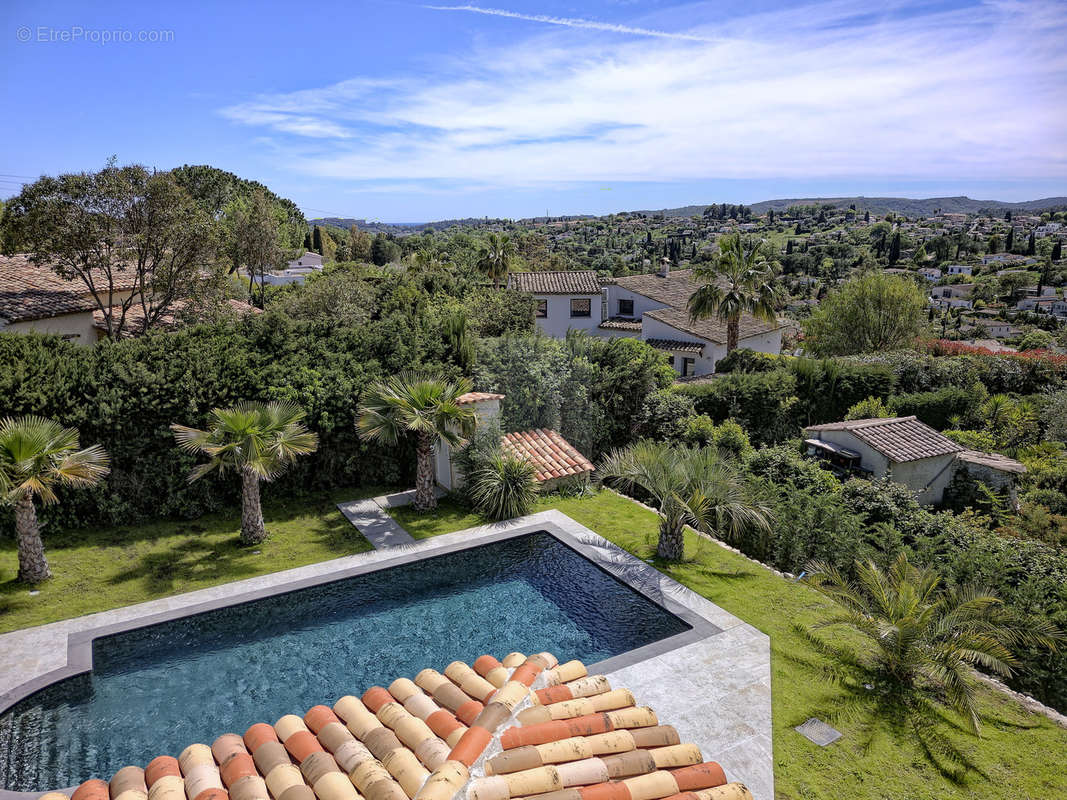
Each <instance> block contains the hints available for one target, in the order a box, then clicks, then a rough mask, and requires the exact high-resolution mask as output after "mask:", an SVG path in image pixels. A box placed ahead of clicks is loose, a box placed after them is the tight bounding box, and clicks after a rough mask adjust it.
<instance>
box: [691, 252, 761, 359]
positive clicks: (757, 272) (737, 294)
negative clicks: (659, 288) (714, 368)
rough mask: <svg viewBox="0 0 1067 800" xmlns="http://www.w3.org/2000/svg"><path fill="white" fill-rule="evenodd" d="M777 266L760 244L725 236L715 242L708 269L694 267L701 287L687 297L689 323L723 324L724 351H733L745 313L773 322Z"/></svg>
mask: <svg viewBox="0 0 1067 800" xmlns="http://www.w3.org/2000/svg"><path fill="white" fill-rule="evenodd" d="M777 270H778V263H777V262H776V261H774V259H773V258H772V257H770V256H768V254H767V251H766V248H765V247H764V246H763V243H762V242H758V241H747V242H746V241H742V239H741V235H740V234H737V233H729V234H726V235H725V236H723V237H722V239H720V240H719V254H718V257H717V258H716V259H715V262H714V263H713V264H712V265H711V266H710V267H697V268H696V269H694V270H693V273H694V275H695V276H696V277H697V278H698V279H700V280H703V281H706V282H705V283H704V285H703V286H701V287H700V288H699V289H697V290H696V291H695V292H693V295H692V296H691V297H690V298H689V316H690V318H691V319H692V320H693V321H696V320H699V319H707V318H709V317H717V318H718V319H720V320H722V321H723V322H725V323H726V352H727V353H731V352H733V351H734V350H736V349H737V340H738V332H739V328H740V322H741V315H742V314H745V313H748V314H751V315H752V316H754V317H756V318H757V319H761V320H764V321H765V322H771V323H773V322H775V321H776V319H777V317H776V315H775V306H776V305H777V303H778V298H779V290H778V287H777V285H775V283H774V277H775V275H776V273H777Z"/></svg>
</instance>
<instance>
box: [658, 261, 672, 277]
mask: <svg viewBox="0 0 1067 800" xmlns="http://www.w3.org/2000/svg"><path fill="white" fill-rule="evenodd" d="M656 274H657V275H659V276H660V277H661V278H666V277H667V276H668V275H670V274H671V260H670V259H669V258H667V257H666V256H664V257H663V258H662V259H661V260H660V265H659V272H657V273H656Z"/></svg>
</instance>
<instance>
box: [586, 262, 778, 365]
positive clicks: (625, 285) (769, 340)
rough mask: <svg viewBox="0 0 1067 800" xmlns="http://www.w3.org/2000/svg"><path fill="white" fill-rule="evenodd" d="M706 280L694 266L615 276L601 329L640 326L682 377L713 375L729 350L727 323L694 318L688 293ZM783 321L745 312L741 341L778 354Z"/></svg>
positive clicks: (642, 334)
mask: <svg viewBox="0 0 1067 800" xmlns="http://www.w3.org/2000/svg"><path fill="white" fill-rule="evenodd" d="M700 286H701V284H700V282H699V281H698V280H696V279H695V278H694V276H693V270H691V269H685V270H671V268H670V265H669V264H664V265H663V268H662V269H661V270H660V271H659V272H655V273H648V274H644V275H628V276H625V277H622V278H616V279H615V281H614V283H611V284H609V285H608V286H606V287H605V295H606V301H605V304H606V306H607V312H608V314H609V318H608V320H607V321H605V322H604V323H602V324H601V326H600V328H601V331H600V332H601V334H602V335H614V336H618V335H627V333H628V334H629V335H634V334H635V333H636V331H628V332H621V330H625V328H624V326H626V325H627V324H629V325H636V326H639V330H640V333H639V334H638V335H639V336H640V338H642V339H644V340H645V341H646V342H648V343H649V344H650V345H652V346H653V347H655V348H657V349H658V350H662V351H663V352H664V354H665V356H666V358H667V359H668V360H669V362H670V364H671V366H672V367H674V369H675V371H676V372H677V373H678V374H679V375H680V376H681V377H683V378H688V377H693V376H698V375H710V374H712V373H713V372H715V364H716V362H718V361H719V360H720V359H722V358H724V357H725V356H726V323H724V322H722V321H720V320H718V319H714V318H712V319H703V320H698V321H696V322H693V321H691V320H690V319H689V311H688V305H689V298H690V297H692V295H693V293H694V292H695V291H696V290H697V289H699V288H700ZM783 331H784V326H782V325H780V324H778V323H773V324H772V323H767V322H763V321H762V320H758V319H756V318H755V317H753V316H752V315H751V314H744V315H742V317H741V323H740V335H739V338H738V346H739V347H746V348H748V349H750V350H755V351H757V352H760V353H773V354H776V355H777V354H778V353H779V352H781V349H782V333H783Z"/></svg>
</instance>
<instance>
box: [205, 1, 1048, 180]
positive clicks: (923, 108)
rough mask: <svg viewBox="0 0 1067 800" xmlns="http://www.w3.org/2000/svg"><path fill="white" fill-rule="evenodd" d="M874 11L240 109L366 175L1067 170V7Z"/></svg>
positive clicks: (804, 13) (630, 44)
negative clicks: (1066, 110)
mask: <svg viewBox="0 0 1067 800" xmlns="http://www.w3.org/2000/svg"><path fill="white" fill-rule="evenodd" d="M694 8H696V9H699V7H694ZM871 8H872V7H871V6H869V5H864V6H859V5H856V4H853V3H847V2H841V1H836V2H828V3H822V4H817V5H811V6H807V7H804V8H800V9H797V8H794V9H791V10H788V11H781V12H768V13H762V14H759V15H752V16H749V17H745V18H742V19H739V20H735V21H732V22H730V23H729V25H728V26H726V27H725V28H722V29H719V28H715V27H708V26H704V27H700V28H696V29H694V30H693V35H699V36H702V37H705V38H706V39H707V41H703V40H701V41H679V40H677V39H675V38H663V37H654V38H652V39H649V38H648V36H647V35H642V37H641V39H640V41H634V37H629V39H627V38H626V37H617V36H610V37H605V36H604V35H603V33H602V32H600V31H586V30H570V29H569V28H570V27H573V26H567V27H568V30H565V31H558V32H556V31H552V32H551V33H550V34H547V35H546V34H542V35H540V36H538V37H537V38H536V39H534V40H531V41H529V42H527V43H525V44H522V43H519V44H516V43H514V42H509V43H508V44H507V47H506V48H505V47H501V48H499V49H495V48H489V49H485V48H483V49H480V50H478V51H476V52H474V53H472V54H469V55H466V56H463V57H457V59H456V60H455V62H454V63H450V64H443V65H441V64H438V65H435V67H434V69H433V71H427V73H426V74H424V75H417V76H407V77H405V78H404V79H403V80H400V79H398V80H394V81H387V82H383V81H368V80H362V79H356V80H346V81H342V82H339V83H336V84H332V85H329V86H325V87H322V88H311V89H306V90H302V91H300V92H292V93H285V94H277V95H271V96H264V97H260V98H255V99H253V100H250V101H248V102H245V103H241V104H238V105H236V106H232V107H230V108H227V109H224V110H223V112H222V113H223V114H225V115H226V116H227V117H229V118H230V119H233V120H235V121H237V122H240V123H242V124H246V125H251V126H254V127H258V128H261V129H266V130H270V131H274V132H276V133H280V134H287V136H286V137H285V138H286V140H287V141H288V146H289V148H290V153H289V155H288V162H289V163H290V164H291V165H292V166H293V168H295V169H297V170H299V171H301V172H305V173H307V174H312V175H316V176H323V177H333V178H345V179H354V180H367V181H387V182H391V181H418V180H426V179H443V180H452V181H470V182H471V183H479V184H496V185H518V184H522V185H528V184H536V183H538V182H542V181H544V182H565V181H602V180H619V181H626V180H634V181H646V180H656V181H660V180H676V179H677V180H681V179H702V178H731V177H735V178H757V177H812V176H826V177H831V176H851V177H862V176H872V175H894V176H896V177H899V178H926V177H941V178H961V179H962V178H967V179H978V178H1023V177H1030V178H1033V177H1042V178H1048V177H1067V113H1065V110H1064V109H1065V107H1067V97H1065V90H1064V86H1067V52H1065V50H1064V48H1063V47H1062V42H1063V41H1064V39H1065V35H1067V5H1064V4H1062V3H1055V2H1031V3H1020V2H991V3H984V4H975V5H972V6H969V7H966V8H958V9H955V10H945V11H938V12H934V13H930V12H926V11H923V10H921V8H920V7H917V6H913V5H909V4H907V3H899V4H898V5H897V6H896V7H894V8H885V7H878V8H876V10H875V12H871V10H870V9H871ZM481 11H485V9H481ZM505 13H510V12H505ZM687 16H689V17H690V18H696V16H697V15H696V13H695V11H694V9H689V10H688V11H687ZM539 21H543V20H539ZM572 21H573V20H572ZM574 22H584V21H582V20H577V21H574ZM657 22H659V23H660V27H664V26H663V24H662V20H660V19H658V20H657ZM552 24H556V23H552ZM634 27H635V29H637V30H653V29H649V28H643V27H638V26H634ZM616 32H618V31H616Z"/></svg>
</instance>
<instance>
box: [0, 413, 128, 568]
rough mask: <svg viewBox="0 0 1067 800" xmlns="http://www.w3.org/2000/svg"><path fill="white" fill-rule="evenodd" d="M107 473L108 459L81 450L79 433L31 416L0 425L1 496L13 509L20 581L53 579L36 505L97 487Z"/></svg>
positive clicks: (96, 452)
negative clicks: (67, 489)
mask: <svg viewBox="0 0 1067 800" xmlns="http://www.w3.org/2000/svg"><path fill="white" fill-rule="evenodd" d="M107 472H108V456H107V453H105V452H104V449H103V448H102V447H100V446H99V445H93V446H92V447H86V448H85V449H81V448H80V445H79V443H78V431H77V430H76V429H75V428H64V427H63V426H62V425H60V424H59V423H58V422H55V421H53V420H50V419H45V418H43V417H33V416H29V417H14V418H12V417H8V418H7V419H5V420H3V421H2V422H0V496H2V497H3V499H4V500H5V501H6V502H9V503H11V504H12V505H13V506H14V507H15V535H16V537H17V540H18V559H19V572H18V579H19V580H20V581H25V582H26V583H40V582H41V581H43V580H46V579H48V578H51V577H52V570H51V568H49V566H48V559H47V558H45V554H44V542H42V541H41V528H40V525H39V524H38V522H37V508H36V506H35V505H34V500H35V499H36V500H40V501H41V503H42V504H43V505H51V504H52V503H56V502H58V500H59V498H58V497H57V496H56V493H55V487H56V486H57V485H66V486H93V485H95V484H97V483H99V482H100V480H101V479H102V478H103V477H104V476H105V475H106V474H107Z"/></svg>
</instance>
